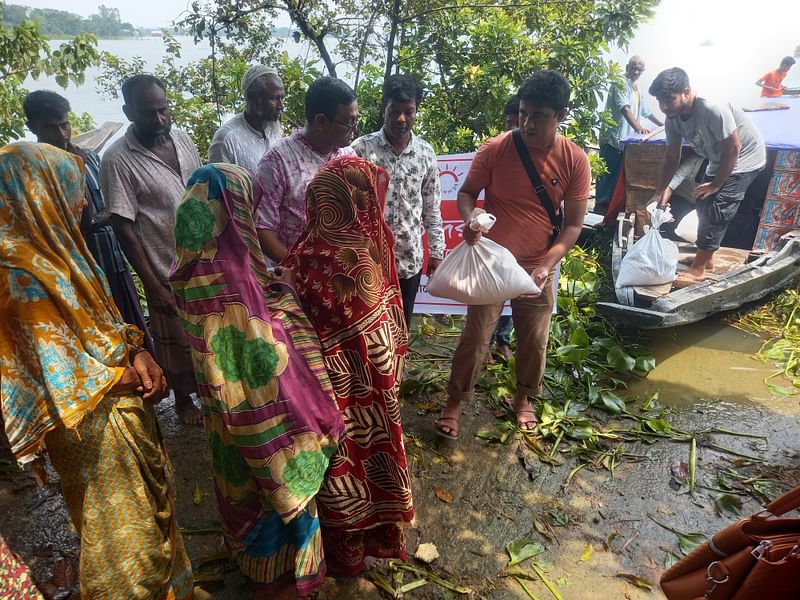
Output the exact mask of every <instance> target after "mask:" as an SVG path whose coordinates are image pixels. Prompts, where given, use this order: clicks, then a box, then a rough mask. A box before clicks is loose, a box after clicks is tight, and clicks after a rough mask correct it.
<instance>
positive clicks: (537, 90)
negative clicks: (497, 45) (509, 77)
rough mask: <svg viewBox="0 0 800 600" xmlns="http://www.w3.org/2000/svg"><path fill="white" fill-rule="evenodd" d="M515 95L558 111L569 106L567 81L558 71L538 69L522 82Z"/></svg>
mask: <svg viewBox="0 0 800 600" xmlns="http://www.w3.org/2000/svg"><path fill="white" fill-rule="evenodd" d="M517 96H519V99H520V100H524V101H525V102H528V103H530V104H541V105H544V106H549V107H550V108H552V109H553V110H554V111H556V112H558V111H560V110H561V109H562V108H566V107H567V106H569V96H570V89H569V82H568V81H567V78H566V77H564V76H563V75H562V74H561V73H559V72H558V71H553V70H552V69H546V70H544V71H538V72H536V73H534V74H533V75H531V76H530V77H528V78H527V79H526V80H525V81H523V82H522V85H521V86H520V88H519V91H518V92H517Z"/></svg>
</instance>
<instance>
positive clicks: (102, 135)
mask: <svg viewBox="0 0 800 600" xmlns="http://www.w3.org/2000/svg"><path fill="white" fill-rule="evenodd" d="M121 128H122V123H116V122H114V121H106V122H105V123H103V124H102V125H101V126H100V127H98V128H97V129H92V130H91V131H87V132H86V133H81V134H80V135H76V136H74V137H73V138H72V143H73V144H75V145H76V146H80V147H81V148H86V149H87V150H93V151H94V152H100V150H102V149H103V146H105V145H106V144H107V143H108V141H109V140H110V139H111V138H112V137H114V134H115V133H117V131H119V130H120V129H121Z"/></svg>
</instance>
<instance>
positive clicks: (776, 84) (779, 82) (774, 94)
mask: <svg viewBox="0 0 800 600" xmlns="http://www.w3.org/2000/svg"><path fill="white" fill-rule="evenodd" d="M787 74H788V71H781V70H780V69H775V70H774V71H770V72H769V73H767V74H766V75H763V76H762V77H761V79H759V81H762V82H763V85H764V87H762V88H761V97H762V98H778V97H780V96H783V90H784V87H783V80H784V79H785V78H786V75H787ZM768 87H769V88H775V89H772V90H770V89H767V88H768Z"/></svg>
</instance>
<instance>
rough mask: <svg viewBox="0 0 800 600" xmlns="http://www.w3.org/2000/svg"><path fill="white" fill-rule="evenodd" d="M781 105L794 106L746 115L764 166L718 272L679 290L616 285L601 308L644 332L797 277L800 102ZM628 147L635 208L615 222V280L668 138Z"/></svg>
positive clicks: (628, 185)
mask: <svg viewBox="0 0 800 600" xmlns="http://www.w3.org/2000/svg"><path fill="white" fill-rule="evenodd" d="M781 101H782V102H786V103H788V104H790V109H789V110H780V111H769V112H767V111H765V112H754V113H749V116H750V117H751V118H752V119H753V121H754V122H755V123H756V125H757V126H758V127H759V129H760V130H761V132H762V135H763V136H764V139H765V143H766V145H767V167H766V168H765V170H764V171H763V172H762V173H761V174H760V175H759V177H758V178H756V180H755V181H754V182H753V184H752V185H751V186H750V189H749V190H748V192H747V195H746V196H745V199H744V200H743V202H742V205H741V207H740V209H739V211H738V213H737V215H736V217H735V218H734V221H733V222H732V223H731V226H730V228H729V230H728V233H727V234H726V236H725V239H724V240H723V245H722V247H721V248H720V250H719V251H718V252H717V253H716V254H715V257H714V262H715V268H714V272H712V273H710V274H709V277H708V279H706V280H705V281H702V282H698V283H695V284H692V285H689V286H688V287H684V288H682V289H677V288H676V286H675V285H674V284H669V283H668V284H664V285H657V286H633V287H618V288H616V289H615V292H616V296H617V301H616V302H600V303H598V305H597V309H598V310H599V311H600V312H601V313H603V314H606V315H608V316H610V317H612V318H614V319H615V320H618V321H620V322H622V323H625V324H627V325H632V326H634V327H639V328H644V329H652V328H661V327H674V326H677V325H685V324H688V323H693V322H696V321H699V320H701V319H704V318H706V317H708V316H710V315H712V314H714V313H717V312H720V311H725V310H731V309H735V308H738V307H739V306H741V305H743V304H745V303H747V302H752V301H755V300H759V299H761V298H764V297H765V296H767V295H769V294H771V293H773V292H775V291H779V290H782V289H785V288H786V287H788V286H789V285H791V284H792V283H793V282H794V281H795V280H796V279H797V278H798V276H800V98H798V99H794V98H790V99H784V98H781ZM626 142H627V143H626V146H625V158H624V160H625V162H624V165H625V167H624V168H625V177H626V178H625V191H624V193H625V195H626V201H627V202H626V204H627V206H628V207H629V208H636V209H637V210H631V211H630V212H628V213H627V214H620V215H619V216H618V217H617V222H616V226H617V232H616V235H615V236H614V241H613V249H612V264H611V270H612V275H613V276H614V280H615V281H616V276H617V273H618V271H619V266H620V264H621V261H622V257H623V256H624V255H625V252H626V251H627V250H628V248H630V247H631V245H632V244H633V240H634V234H635V233H637V229H638V230H639V232H640V231H641V229H640V228H639V227H637V225H636V213H637V211H638V213H639V214H640V215H641V213H642V207H643V206H644V204H645V203H646V201H647V200H648V199H649V198H651V197H652V195H653V193H654V191H655V187H656V185H657V179H658V176H659V168H660V164H661V158H662V157H663V153H664V148H665V146H664V138H663V135H662V136H657V137H655V138H653V139H650V140H647V141H644V142H643V143H642V140H641V139H639V140H636V139H631V140H627V141H626ZM637 142H638V143H637ZM607 222H608V220H607V221H606V223H607ZM677 245H678V249H679V251H680V254H681V258H683V257H684V256H693V255H694V250H695V247H694V246H693V245H691V244H688V243H686V242H677ZM682 268H685V267H683V266H682V265H679V270H680V269H682Z"/></svg>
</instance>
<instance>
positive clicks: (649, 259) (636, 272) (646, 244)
mask: <svg viewBox="0 0 800 600" xmlns="http://www.w3.org/2000/svg"><path fill="white" fill-rule="evenodd" d="M647 212H648V213H650V225H651V227H650V231H648V232H647V233H645V234H644V235H643V236H642V237H641V238H640V239H639V241H638V242H636V243H635V244H634V245H633V246H632V247H631V249H630V250H628V253H627V254H626V255H625V256H624V257H623V259H622V264H621V265H620V266H619V273H618V274H617V281H616V283H615V285H616V287H625V286H629V285H659V284H662V283H670V282H671V281H674V280H675V273H676V271H677V270H678V247H677V246H676V245H675V244H673V243H672V242H671V241H669V240H665V239H664V238H663V237H661V234H660V233H659V232H658V228H659V227H661V225H663V224H664V223H666V222H668V221H669V220H670V219H671V218H672V214H671V213H670V212H669V209H666V210H659V209H658V208H656V207H655V206H653V207H650V206H648V207H647Z"/></svg>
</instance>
